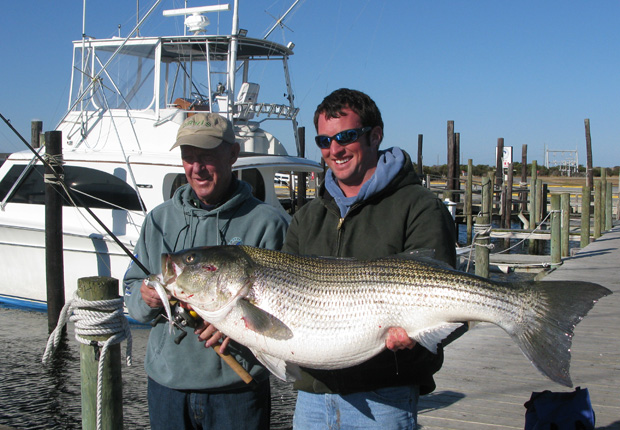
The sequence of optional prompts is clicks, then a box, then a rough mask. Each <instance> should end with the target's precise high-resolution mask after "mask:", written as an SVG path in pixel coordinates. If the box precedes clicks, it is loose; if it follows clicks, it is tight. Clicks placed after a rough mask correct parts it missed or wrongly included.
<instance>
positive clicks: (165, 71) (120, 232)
mask: <svg viewBox="0 0 620 430" xmlns="http://www.w3.org/2000/svg"><path fill="white" fill-rule="evenodd" d="M161 1H162V0H157V1H156V2H155V4H154V5H153V7H152V8H151V9H150V10H149V12H148V13H147V14H146V15H145V16H144V18H142V21H140V23H138V25H137V26H136V29H134V31H133V32H132V33H131V35H130V36H129V37H127V38H120V37H119V38H117V37H114V38H109V39H96V38H93V37H90V36H84V37H83V39H82V40H78V41H75V42H73V68H72V70H73V72H72V76H71V91H70V101H69V109H68V112H67V113H66V115H65V116H64V118H63V119H62V120H61V121H60V123H59V125H58V126H57V128H56V129H57V130H59V131H61V132H62V151H63V157H64V171H65V183H66V184H67V185H68V186H69V187H71V189H72V190H74V191H75V192H76V193H78V195H79V196H81V200H82V202H83V204H84V205H88V207H89V208H90V210H91V211H92V212H93V213H94V214H95V215H96V216H97V217H98V218H99V219H100V220H101V221H102V222H103V223H104V224H105V225H106V226H107V227H108V228H109V230H111V232H112V233H113V234H114V235H115V236H116V237H117V238H118V239H119V240H120V241H121V242H122V243H123V244H124V245H125V246H126V247H127V248H128V249H129V250H131V249H133V246H134V245H135V243H136V241H137V239H138V236H139V231H140V227H141V225H142V221H143V220H144V217H145V215H146V213H147V212H148V211H149V210H151V209H153V208H154V207H155V206H156V205H158V204H160V203H162V202H163V201H164V200H166V199H169V198H170V197H171V196H172V194H173V192H174V190H175V189H176V188H177V187H178V186H180V185H181V184H183V183H185V175H184V173H183V168H182V165H181V157H180V152H179V148H176V149H175V150H173V151H170V147H171V146H172V143H173V142H174V141H175V137H176V133H177V130H178V127H179V125H180V124H181V123H182V122H183V120H184V119H185V118H187V116H188V115H192V114H193V113H194V112H196V111H211V112H217V113H219V114H220V115H222V116H225V117H228V118H229V119H231V120H232V121H233V123H234V128H235V132H236V135H237V140H238V142H239V143H240V144H241V155H240V157H239V160H238V161H237V163H236V164H235V166H234V169H235V171H236V172H237V176H238V177H239V178H241V179H243V180H245V181H247V182H249V183H251V184H252V186H253V187H254V193H255V195H256V196H257V197H258V198H260V199H261V200H263V201H265V202H267V203H269V204H271V205H273V206H275V207H277V208H279V209H280V210H281V211H282V212H283V213H285V214H286V211H285V209H284V208H283V207H282V205H281V204H280V201H279V200H278V196H277V195H276V190H275V183H276V181H274V178H275V177H276V174H281V173H282V172H288V173H290V172H319V171H320V170H321V167H320V165H319V164H318V163H316V162H314V161H310V160H307V159H305V158H303V157H301V156H298V155H300V154H299V153H300V150H299V148H300V136H299V134H298V129H297V122H296V116H297V113H298V108H296V107H295V105H294V96H293V90H292V86H291V82H290V78H289V71H288V60H289V57H290V56H291V55H292V54H293V51H292V47H293V44H292V43H289V44H288V45H287V46H284V45H282V44H278V43H274V42H272V41H269V40H267V39H266V38H252V37H249V36H248V35H247V32H246V31H245V30H241V29H240V28H239V25H238V0H234V4H233V5H232V7H231V5H226V4H224V5H215V6H205V7H194V8H189V9H176V10H166V11H163V15H164V17H174V16H180V15H185V16H186V19H185V24H186V26H187V27H188V29H189V32H190V33H191V34H187V35H180V36H162V37H143V36H136V34H137V33H138V32H137V31H136V30H137V29H138V28H139V27H140V25H141V24H142V23H143V22H144V20H145V19H147V18H148V17H149V15H151V14H154V11H155V10H157V8H158V7H159V3H160V2H161ZM160 13H161V12H160ZM204 14H220V17H224V16H225V15H226V14H228V15H230V16H231V17H232V26H231V29H232V31H231V32H230V34H228V35H211V34H208V32H207V31H205V28H206V25H207V24H208V18H207V17H206V16H205V15H204ZM160 19H174V18H161V17H160ZM176 19H180V18H176ZM83 33H84V34H86V31H84V32H83ZM256 65H259V67H260V68H261V71H260V73H259V74H258V76H264V77H267V78H268V79H269V80H270V82H269V83H268V84H269V85H270V86H274V85H277V83H276V82H274V80H277V79H278V76H281V79H280V82H281V86H280V87H279V89H278V90H277V91H278V94H280V97H282V94H284V95H285V97H282V99H281V100H280V101H279V102H278V101H275V102H270V101H269V100H262V97H261V92H260V89H261V82H256V81H252V80H251V77H252V76H253V74H252V70H253V69H252V68H253V66H256ZM269 65H273V66H275V67H277V68H278V69H279V75H278V74H276V73H274V72H270V71H265V67H270V66H269ZM273 66H271V67H273ZM283 122H288V123H289V124H290V129H289V130H290V136H291V139H292V140H291V143H292V142H293V141H294V143H295V148H297V152H298V154H296V155H295V156H292V155H289V154H288V153H287V151H286V149H285V147H284V145H283V144H282V142H281V141H280V140H278V139H277V138H276V137H275V136H273V135H272V134H271V133H269V132H268V131H266V130H265V129H264V128H263V127H264V126H266V125H267V124H282V123H283ZM279 128H282V127H279ZM43 151H44V150H43ZM32 155H33V154H32V153H31V152H29V151H23V152H18V153H14V154H12V155H11V156H10V157H9V158H8V159H7V160H6V161H5V163H4V164H3V165H2V166H1V167H0V258H1V261H2V263H1V264H2V276H1V277H0V301H2V302H4V303H10V304H16V305H19V306H32V307H41V308H44V307H45V303H46V275H45V273H46V272H45V267H44V264H45V222H44V220H45V216H44V212H45V207H44V181H43V177H44V175H43V172H44V166H42V165H41V163H40V162H39V161H38V160H37V159H36V158H33V156H32ZM63 204H64V206H63V241H64V273H65V297H66V298H67V299H69V298H71V297H72V296H73V292H74V291H75V289H76V287H77V280H78V279H79V278H82V277H89V276H112V277H114V278H117V279H119V280H121V279H122V278H123V274H124V272H125V270H126V268H127V266H128V264H129V262H130V259H129V257H128V256H127V255H126V254H125V253H124V252H123V250H122V248H121V247H120V246H119V245H118V244H117V243H116V242H115V241H114V240H113V239H112V237H111V235H109V234H107V233H106V231H105V230H104V229H103V228H101V227H100V225H99V224H98V223H97V222H95V221H94V220H93V219H92V217H91V216H89V214H88V213H87V212H86V211H85V210H84V208H81V207H79V205H74V204H73V203H72V202H70V201H69V199H66V201H65V202H64V203H63ZM59 269H60V268H59Z"/></svg>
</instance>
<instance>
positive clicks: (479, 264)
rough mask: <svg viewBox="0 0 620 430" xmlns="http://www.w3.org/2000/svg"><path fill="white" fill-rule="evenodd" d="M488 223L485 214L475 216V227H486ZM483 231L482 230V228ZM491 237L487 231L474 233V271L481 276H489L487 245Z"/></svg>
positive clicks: (488, 220) (488, 219)
mask: <svg viewBox="0 0 620 430" xmlns="http://www.w3.org/2000/svg"><path fill="white" fill-rule="evenodd" d="M489 225H490V218H489V217H488V216H486V215H478V216H476V228H479V229H480V230H482V229H486V228H487V227H488V226H489ZM482 231H484V230H482ZM490 243H491V237H490V236H489V234H488V233H482V232H478V233H477V234H476V243H475V244H474V246H475V247H476V257H475V261H476V266H475V267H476V270H475V273H476V275H478V276H482V277H483V278H488V277H489V247H488V245H489V244H490Z"/></svg>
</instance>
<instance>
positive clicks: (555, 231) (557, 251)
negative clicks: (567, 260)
mask: <svg viewBox="0 0 620 430" xmlns="http://www.w3.org/2000/svg"><path fill="white" fill-rule="evenodd" d="M561 221H562V217H561V215H560V195H559V194H551V222H550V224H551V263H552V264H557V263H560V262H561V261H562V257H561V244H560V237H561Z"/></svg>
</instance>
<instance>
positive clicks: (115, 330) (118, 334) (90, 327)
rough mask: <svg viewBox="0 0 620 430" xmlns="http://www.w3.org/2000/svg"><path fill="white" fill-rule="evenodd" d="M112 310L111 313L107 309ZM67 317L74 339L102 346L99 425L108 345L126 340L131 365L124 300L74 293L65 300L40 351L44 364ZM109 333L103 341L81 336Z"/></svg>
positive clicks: (55, 345) (56, 345)
mask: <svg viewBox="0 0 620 430" xmlns="http://www.w3.org/2000/svg"><path fill="white" fill-rule="evenodd" d="M110 311H112V312H110ZM67 318H69V321H72V322H73V323H74V324H75V339H76V340H77V341H78V342H80V343H82V344H84V345H91V346H93V347H97V348H101V353H100V356H99V364H98V368H97V429H98V430H99V429H100V428H101V401H102V382H101V381H102V380H103V363H104V362H105V358H106V354H107V352H108V348H109V347H110V346H111V345H114V344H117V343H121V342H122V341H123V340H125V339H127V345H126V350H125V355H126V363H127V366H131V344H132V339H131V330H130V328H129V322H128V321H127V318H125V315H124V314H123V299H122V298H121V297H119V298H117V299H112V300H95V301H89V300H83V299H81V298H80V297H78V295H77V292H76V293H74V295H73V299H72V300H70V301H68V302H67V303H66V304H65V306H64V307H63V308H62V311H61V312H60V316H59V319H58V324H57V325H56V328H55V329H54V331H53V332H52V334H50V337H49V339H48V341H47V346H46V348H45V353H44V354H43V359H42V361H43V364H47V363H48V362H49V359H50V358H51V356H52V355H53V354H54V351H55V350H56V348H57V347H58V343H59V342H60V338H61V335H62V329H63V327H64V326H65V324H66V323H67ZM106 335H111V336H110V338H109V339H108V340H106V341H93V340H89V339H85V338H83V337H82V336H106Z"/></svg>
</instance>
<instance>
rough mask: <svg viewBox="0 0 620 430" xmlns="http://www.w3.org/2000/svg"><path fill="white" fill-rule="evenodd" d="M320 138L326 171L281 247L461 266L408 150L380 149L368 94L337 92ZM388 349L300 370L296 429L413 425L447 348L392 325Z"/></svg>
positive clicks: (320, 122)
mask: <svg viewBox="0 0 620 430" xmlns="http://www.w3.org/2000/svg"><path fill="white" fill-rule="evenodd" d="M314 125H315V127H316V130H317V134H318V136H317V137H316V139H315V141H316V144H317V145H318V146H319V148H321V155H322V157H323V159H324V160H325V163H326V165H327V167H329V170H328V171H327V173H326V176H325V180H324V182H323V183H322V184H321V187H320V190H319V194H318V196H317V198H316V199H314V200H313V201H312V202H310V203H308V204H307V205H305V206H304V207H302V208H301V209H300V210H299V211H298V212H297V213H296V214H295V216H294V217H293V220H292V222H291V225H290V227H289V230H288V232H287V235H286V239H285V243H284V247H283V251H286V252H290V253H294V254H301V255H322V256H334V257H354V258H358V259H372V258H378V257H385V256H388V255H394V254H399V253H402V252H407V251H411V250H414V249H433V250H434V251H435V254H434V255H435V258H436V259H438V260H442V261H444V262H446V263H448V264H449V265H451V266H454V265H455V261H456V255H455V231H454V223H453V221H452V218H451V216H450V214H449V212H448V210H447V209H446V207H445V206H444V204H443V203H442V202H441V201H440V200H439V199H438V198H437V197H436V196H435V195H434V194H433V193H432V192H430V191H429V190H427V189H426V188H424V187H423V186H422V183H421V180H420V178H419V177H418V176H417V174H416V173H415V171H414V168H413V165H412V163H411V159H410V157H409V155H408V154H407V153H406V152H404V151H402V150H401V149H400V148H398V147H393V148H388V149H385V150H379V145H380V144H381V141H382V140H383V120H382V119H381V112H380V111H379V109H378V108H377V106H376V104H375V102H374V101H373V100H372V99H371V98H370V97H369V96H367V95H366V94H364V93H362V92H360V91H356V90H350V89H346V88H343V89H339V90H336V91H334V92H333V93H331V94H330V95H328V96H327V97H325V99H324V100H323V102H322V103H321V104H320V105H319V106H318V107H317V109H316V112H315V114H314ZM386 348H387V349H386V350H384V351H383V352H382V353H380V354H379V355H377V356H375V357H373V358H372V359H370V360H369V361H367V362H365V363H362V364H360V365H357V366H354V367H350V368H347V369H340V370H335V371H324V370H315V369H304V372H303V378H302V379H301V380H299V381H297V382H296V383H295V388H297V389H298V390H299V392H298V398H297V405H296V408H295V416H294V422H293V426H294V428H295V429H298V430H302V429H326V428H333V425H334V424H337V423H340V424H341V425H343V426H346V428H360V429H373V428H376V429H412V428H416V421H417V403H418V397H419V395H420V394H427V393H430V392H431V391H433V390H434V389H435V382H434V380H433V374H434V373H435V372H437V371H438V370H439V369H440V368H441V365H442V363H443V351H442V349H441V348H439V349H438V353H437V354H432V353H430V352H429V351H427V350H426V349H424V348H422V347H421V346H420V345H416V344H415V342H414V341H413V340H411V339H410V338H409V337H408V336H407V333H406V332H405V330H404V329H402V328H399V327H391V328H389V329H388V337H387V339H386Z"/></svg>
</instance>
